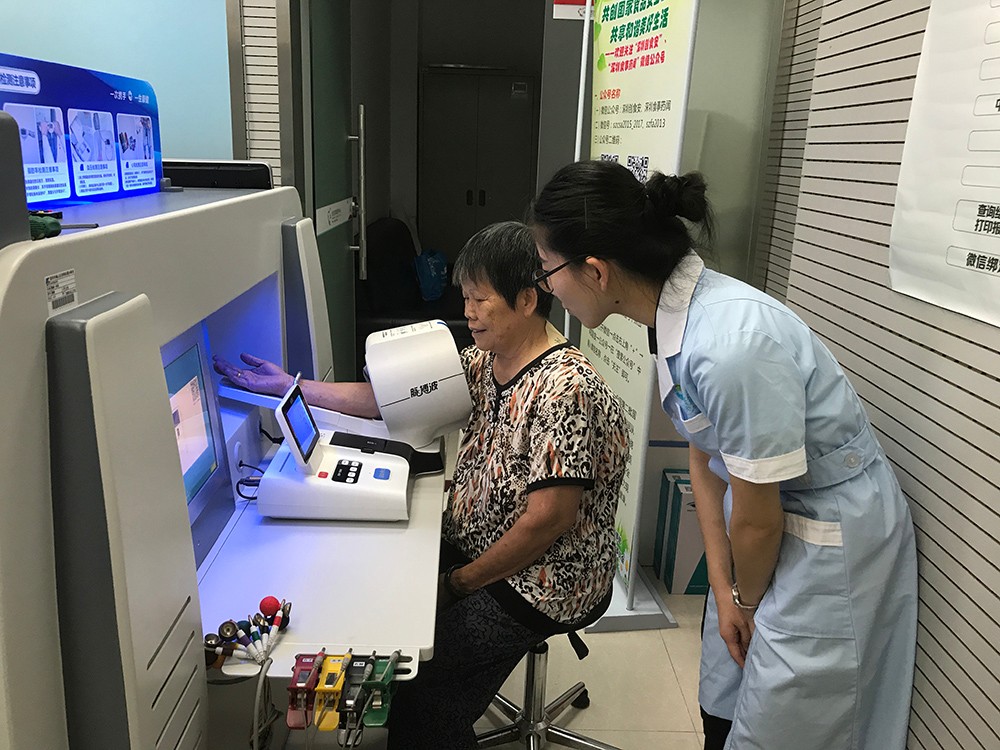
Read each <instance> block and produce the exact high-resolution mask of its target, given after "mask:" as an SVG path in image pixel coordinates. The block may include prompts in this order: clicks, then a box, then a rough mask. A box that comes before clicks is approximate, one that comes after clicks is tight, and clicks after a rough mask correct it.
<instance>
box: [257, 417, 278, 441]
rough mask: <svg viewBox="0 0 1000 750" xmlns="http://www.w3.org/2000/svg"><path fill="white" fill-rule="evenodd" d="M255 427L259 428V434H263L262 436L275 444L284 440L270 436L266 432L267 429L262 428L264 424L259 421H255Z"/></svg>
mask: <svg viewBox="0 0 1000 750" xmlns="http://www.w3.org/2000/svg"><path fill="white" fill-rule="evenodd" d="M257 429H258V430H260V434H261V435H263V436H264V437H266V438H267V439H268V440H270V441H271V442H272V443H274V444H275V445H281V443H282V442H283V441H284V438H274V437H271V436H270V435H269V434H268V432H267V430H265V429H264V425H262V424H260V423H259V422H258V423H257Z"/></svg>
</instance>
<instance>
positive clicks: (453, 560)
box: [441, 540, 614, 659]
mask: <svg viewBox="0 0 1000 750" xmlns="http://www.w3.org/2000/svg"><path fill="white" fill-rule="evenodd" d="M468 562H470V560H469V558H468V557H466V556H465V555H463V554H462V553H461V552H460V551H459V550H458V549H456V548H455V547H454V546H453V545H451V544H450V543H448V542H446V541H444V540H442V541H441V569H442V570H447V569H448V568H450V567H451V566H452V565H457V564H459V563H468ZM613 591H614V587H612V588H609V589H608V592H607V593H606V594H605V595H604V596H603V597H602V598H601V600H600V601H599V602H598V603H597V604H596V605H595V606H594V607H592V608H591V609H590V611H589V612H587V613H586V614H584V615H583V616H582V617H580V618H578V619H576V620H573V621H572V622H559V621H558V620H553V619H552V618H551V617H549V616H548V615H547V614H545V613H544V612H540V611H539V610H537V609H536V608H535V607H534V606H532V604H531V602H529V601H528V600H527V599H525V598H524V597H523V596H522V595H521V593H520V592H519V591H518V590H517V589H515V588H514V587H513V586H511V585H510V584H509V583H508V582H507V580H506V579H501V580H499V581H496V582H495V583H491V584H490V585H489V586H487V587H486V592H487V593H488V594H489V595H490V596H492V597H493V598H494V599H495V600H496V602H497V604H499V605H500V606H501V607H503V609H504V611H505V612H506V613H507V614H509V615H510V616H511V617H513V618H514V619H515V620H517V621H518V622H519V623H520V624H521V625H524V627H526V628H530V629H531V630H533V631H535V632H536V633H538V634H539V635H542V636H545V637H546V638H548V637H549V636H550V635H557V634H559V633H573V632H575V631H577V630H582V629H583V628H585V627H587V626H589V625H593V624H594V623H595V622H597V621H598V620H599V619H600V617H601V615H603V614H604V613H605V612H607V611H608V607H610V606H611V595H612V593H613ZM574 648H576V644H574ZM580 658H581V659H582V658H583V657H582V656H581V657H580Z"/></svg>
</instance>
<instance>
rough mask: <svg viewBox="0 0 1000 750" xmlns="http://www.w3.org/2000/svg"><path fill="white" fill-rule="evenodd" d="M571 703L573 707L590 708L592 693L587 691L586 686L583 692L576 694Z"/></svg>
mask: <svg viewBox="0 0 1000 750" xmlns="http://www.w3.org/2000/svg"><path fill="white" fill-rule="evenodd" d="M570 705H571V706H573V708H589V707H590V694H589V693H588V692H587V689H586V688H584V690H583V692H582V693H580V694H579V695H578V696H576V698H574V699H573V702H572V703H571V704H570Z"/></svg>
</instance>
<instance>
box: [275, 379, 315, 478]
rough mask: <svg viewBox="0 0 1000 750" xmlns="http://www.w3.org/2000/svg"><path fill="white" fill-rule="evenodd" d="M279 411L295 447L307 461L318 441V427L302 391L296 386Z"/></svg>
mask: <svg viewBox="0 0 1000 750" xmlns="http://www.w3.org/2000/svg"><path fill="white" fill-rule="evenodd" d="M281 411H282V412H283V413H284V415H285V419H286V420H287V421H288V426H289V427H290V428H291V430H292V440H294V442H295V447H296V449H297V450H298V451H299V453H300V454H301V455H302V460H303V461H308V460H309V457H310V456H311V455H312V452H313V448H315V447H316V443H318V442H319V429H318V428H317V427H316V422H315V421H313V418H312V414H311V413H310V412H309V407H308V406H307V405H306V400H305V398H304V397H303V396H302V391H301V390H299V389H298V388H296V389H295V391H294V393H293V394H292V397H291V398H290V399H288V401H286V402H285V403H284V404H283V405H282V408H281Z"/></svg>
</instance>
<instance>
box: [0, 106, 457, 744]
mask: <svg viewBox="0 0 1000 750" xmlns="http://www.w3.org/2000/svg"><path fill="white" fill-rule="evenodd" d="M15 158H17V159H19V158H20V148H19V144H18V129H17V125H16V123H15V122H14V121H13V119H12V118H9V117H6V116H5V115H4V114H3V113H0V219H2V221H0V394H2V398H3V403H4V405H5V409H6V413H7V415H8V417H7V419H6V420H5V421H4V429H3V430H0V594H2V601H3V604H2V606H0V664H2V665H3V671H4V679H3V680H0V749H3V750H6V749H7V748H22V747H45V748H49V749H51V750H59V749H60V748H68V747H69V748H109V747H114V748H135V749H137V750H138V749H139V748H142V749H143V750H147V749H149V748H207V747H210V746H211V747H213V748H215V747H221V745H215V744H210V742H209V739H208V738H209V727H208V715H209V712H210V711H209V709H210V707H211V706H210V705H209V703H210V702H209V700H208V689H207V687H206V672H205V657H204V647H203V642H202V639H203V635H204V633H206V632H209V631H216V630H217V628H218V626H219V623H221V622H224V621H226V620H229V619H234V618H240V619H242V618H243V617H245V615H246V613H247V612H248V611H255V610H256V607H257V602H259V601H260V599H261V598H262V597H264V596H267V595H275V596H277V597H281V598H287V599H290V600H293V601H294V604H295V609H294V611H293V613H292V618H291V623H290V624H289V627H288V630H287V631H286V634H285V636H284V640H283V642H282V643H281V644H279V645H278V646H277V648H276V649H275V651H274V654H273V658H274V664H273V666H272V668H271V673H272V674H273V675H275V676H279V675H284V676H285V677H286V678H287V676H288V675H289V674H291V669H292V666H293V664H294V655H295V653H296V652H297V651H301V652H310V651H313V652H315V651H319V650H320V649H321V648H324V647H325V648H327V650H328V651H330V652H337V650H338V649H340V650H341V651H346V650H347V649H348V648H354V649H355V651H356V652H359V653H360V652H365V651H368V652H370V651H372V650H374V649H378V650H380V651H381V650H386V651H392V650H395V649H399V650H400V652H401V654H402V656H401V659H403V660H405V661H407V662H408V663H409V664H410V666H409V675H410V676H413V675H414V674H415V673H416V671H417V670H418V668H419V661H420V659H422V658H428V657H429V656H430V655H431V653H430V652H431V646H432V644H433V623H434V601H435V594H436V580H437V557H438V544H439V537H440V519H441V510H442V501H443V481H444V479H443V474H442V473H438V474H433V475H430V476H428V477H426V478H423V479H414V478H412V477H411V478H410V479H409V480H408V481H409V492H410V498H409V508H408V520H406V521H397V522H389V523H386V522H360V521H356V522H339V523H338V522H323V521H288V520H280V519H271V518H265V517H263V516H261V515H260V514H258V513H257V511H256V509H255V508H253V506H252V503H251V502H250V501H247V500H242V499H240V498H236V499H235V500H234V491H233V490H234V485H235V484H236V482H237V481H238V480H239V479H240V478H241V477H243V476H246V472H245V469H244V468H243V467H241V466H240V465H239V461H243V462H245V463H254V461H255V460H259V459H261V458H263V456H264V453H265V451H266V450H267V449H268V448H269V447H270V442H269V441H268V440H267V439H266V438H265V437H264V436H263V433H264V432H268V429H267V427H266V426H265V427H264V429H263V430H262V429H261V427H262V426H264V425H267V426H270V427H271V428H272V429H274V423H273V422H269V421H268V419H269V417H268V415H269V414H270V413H271V410H273V409H274V407H275V405H276V401H277V400H276V399H272V400H267V399H266V398H262V397H254V396H252V395H251V394H241V393H235V392H234V391H235V389H232V388H228V389H227V388H225V387H220V385H219V379H218V376H217V375H216V374H215V373H214V372H213V371H212V370H211V367H210V361H211V360H210V358H211V355H212V354H213V353H219V354H221V355H223V356H226V357H229V358H235V357H236V356H238V354H239V352H242V351H251V352H254V353H255V354H257V355H259V356H261V357H265V358H267V359H270V360H272V361H275V362H279V363H282V364H283V365H284V366H285V367H286V368H287V369H289V370H290V371H291V372H297V371H298V372H301V373H302V376H303V377H305V378H311V379H323V378H325V377H328V376H329V374H330V371H331V368H332V364H333V363H332V354H331V347H330V335H329V327H328V322H327V317H326V315H327V313H326V302H325V297H324V293H323V285H322V280H321V277H320V268H319V260H318V252H317V248H316V242H315V235H314V230H313V227H312V222H311V221H310V220H309V219H307V218H303V217H302V215H301V214H302V208H301V204H300V201H299V198H298V195H297V194H296V192H295V190H294V189H292V188H278V189H273V190H256V191H253V190H229V191H226V190H212V189H199V190H184V191H182V192H176V193H175V192H157V193H151V194H146V195H140V196H136V197H131V198H124V199H118V200H110V201H104V202H101V203H98V204H93V205H89V206H83V205H81V206H77V207H72V206H69V207H66V208H64V214H65V219H64V220H65V221H67V222H81V223H97V224H98V225H99V226H98V227H97V228H94V229H88V230H85V231H78V232H64V233H63V234H61V235H60V236H58V237H52V238H49V239H42V240H38V241H34V242H33V241H30V240H29V239H28V232H27V222H26V208H25V202H24V183H23V181H19V177H20V171H19V168H18V167H19V164H17V163H15V162H14V161H13V160H14V159H15ZM293 331H294V332H295V334H296V335H292V332H293ZM303 332H305V334H306V335H302V334H303ZM227 394H228V395H227ZM255 398H256V399H257V400H256V401H255ZM316 414H317V416H316V420H317V423H318V426H319V427H320V428H321V429H324V430H330V431H340V432H346V433H355V434H364V432H365V431H366V428H367V427H371V429H373V430H377V429H379V428H380V427H379V424H377V423H375V424H371V423H369V421H368V420H355V419H353V418H347V417H341V416H339V415H335V414H332V413H326V414H324V413H322V410H316ZM458 421H461V420H460V419H459V420H458ZM381 429H384V425H382V427H381ZM271 434H272V435H273V434H275V433H271ZM383 437H392V436H391V435H389V434H384V435H383ZM431 447H432V448H433V445H432V446H431ZM393 566H395V568H394V567H393ZM394 569H395V570H396V571H398V572H397V573H393V572H392V571H393V570H394ZM387 571H388V574H387ZM245 669H250V667H249V666H247V667H246V668H245ZM237 671H238V668H237ZM244 710H245V712H246V714H249V707H244ZM246 729H247V723H246V722H244V723H243V724H242V725H241V726H240V727H239V728H238V729H237V730H235V736H236V737H237V738H239V742H238V743H237V745H236V746H245V742H246V740H245V737H246ZM234 741H235V740H234Z"/></svg>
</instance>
